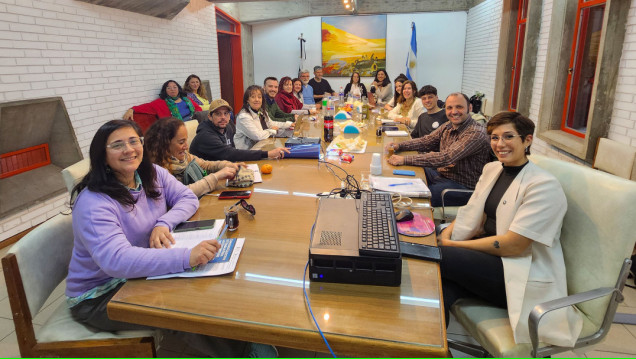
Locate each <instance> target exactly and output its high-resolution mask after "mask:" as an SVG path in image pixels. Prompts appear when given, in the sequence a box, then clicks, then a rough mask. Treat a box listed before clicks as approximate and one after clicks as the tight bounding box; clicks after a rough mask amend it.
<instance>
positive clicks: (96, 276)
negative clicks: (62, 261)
mask: <svg viewBox="0 0 636 359" xmlns="http://www.w3.org/2000/svg"><path fill="white" fill-rule="evenodd" d="M155 169H156V171H157V189H158V190H159V191H160V192H161V197H159V198H158V199H156V200H153V199H151V198H148V197H146V193H145V191H143V190H142V191H140V192H138V193H137V192H132V193H133V196H134V197H135V198H136V199H137V203H136V204H135V207H134V209H133V210H132V211H131V210H130V207H124V206H122V205H121V204H120V203H119V202H117V201H115V200H114V199H112V198H111V197H109V196H107V195H105V194H103V193H96V192H92V191H89V190H88V189H85V190H83V191H82V192H81V193H80V194H79V196H78V197H77V201H76V203H75V206H74V207H73V235H74V236H75V244H74V247H73V255H72V257H71V263H70V265H69V270H68V277H67V278H66V295H67V296H69V297H77V296H79V295H82V294H83V293H85V292H87V291H89V290H91V289H93V288H95V287H97V286H100V285H102V284H104V283H106V282H108V281H109V280H111V279H112V278H138V277H146V276H152V275H161V274H167V273H178V272H182V271H183V270H185V269H187V268H189V267H190V250H189V249H185V248H174V249H154V248H152V249H151V248H149V243H148V239H149V238H150V233H151V232H152V230H153V228H154V227H155V226H167V227H169V228H170V229H173V228H174V226H175V225H177V224H178V223H180V222H182V221H185V220H187V219H188V218H190V217H191V216H192V215H193V214H194V213H195V212H196V210H197V208H198V207H199V200H198V199H197V197H196V196H195V195H194V193H192V191H191V190H190V189H188V188H187V187H186V186H184V185H183V184H181V183H180V182H179V181H177V180H176V179H175V178H174V176H172V175H171V174H170V173H169V172H168V171H167V170H165V169H163V168H161V167H158V166H155Z"/></svg>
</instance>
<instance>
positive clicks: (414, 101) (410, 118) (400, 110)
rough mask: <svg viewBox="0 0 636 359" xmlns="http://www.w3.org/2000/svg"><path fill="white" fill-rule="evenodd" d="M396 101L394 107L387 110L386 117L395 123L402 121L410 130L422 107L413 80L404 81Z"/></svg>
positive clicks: (415, 122) (413, 126)
mask: <svg viewBox="0 0 636 359" xmlns="http://www.w3.org/2000/svg"><path fill="white" fill-rule="evenodd" d="M396 102H397V104H396V105H395V107H394V108H393V109H392V110H391V111H389V115H388V117H389V118H390V119H391V120H393V121H395V122H397V123H403V124H404V125H406V126H407V127H408V128H409V130H411V131H412V130H413V129H414V128H415V125H416V124H417V119H418V117H420V114H421V113H422V111H423V109H424V105H422V100H420V98H419V97H417V85H416V84H415V82H413V81H410V80H407V81H404V84H403V85H402V94H401V95H400V98H399V99H398V100H396Z"/></svg>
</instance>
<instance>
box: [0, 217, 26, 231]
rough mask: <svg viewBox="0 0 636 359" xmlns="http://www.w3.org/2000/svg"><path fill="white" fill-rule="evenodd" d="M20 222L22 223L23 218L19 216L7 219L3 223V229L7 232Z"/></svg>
mask: <svg viewBox="0 0 636 359" xmlns="http://www.w3.org/2000/svg"><path fill="white" fill-rule="evenodd" d="M20 223H22V218H20V217H18V218H14V219H12V220H11V221H7V222H6V223H3V224H2V231H3V232H6V231H8V230H10V229H13V228H15V227H16V226H18V225H19V224H20Z"/></svg>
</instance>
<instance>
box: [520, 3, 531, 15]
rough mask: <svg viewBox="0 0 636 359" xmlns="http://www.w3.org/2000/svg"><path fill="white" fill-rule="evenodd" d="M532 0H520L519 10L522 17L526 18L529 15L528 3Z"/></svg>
mask: <svg viewBox="0 0 636 359" xmlns="http://www.w3.org/2000/svg"><path fill="white" fill-rule="evenodd" d="M529 2H530V0H519V11H520V12H521V15H520V16H519V17H520V18H521V19H525V18H527V17H528V3H529Z"/></svg>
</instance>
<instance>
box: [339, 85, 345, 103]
mask: <svg viewBox="0 0 636 359" xmlns="http://www.w3.org/2000/svg"><path fill="white" fill-rule="evenodd" d="M338 98H339V100H340V104H343V103H344V91H343V90H342V86H340V92H339V93H338Z"/></svg>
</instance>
